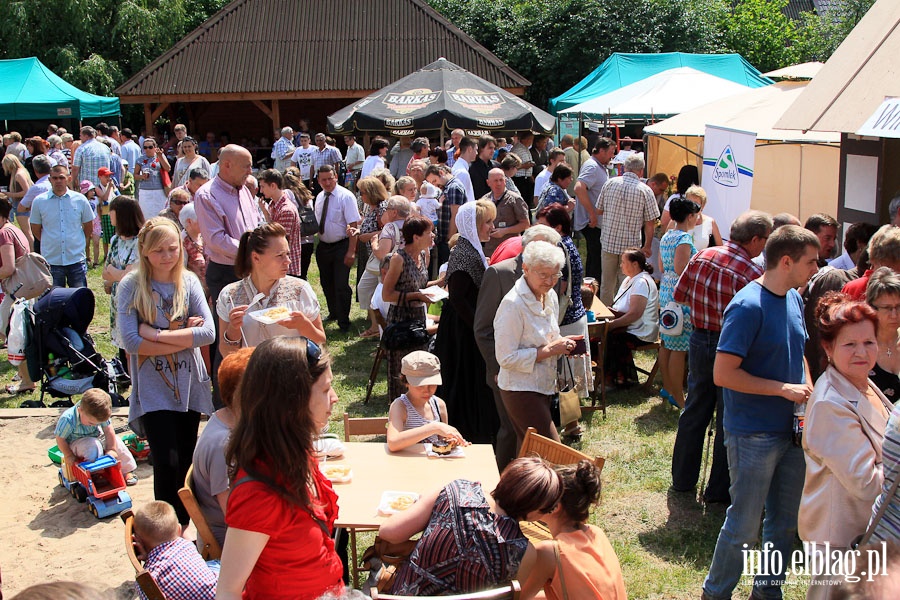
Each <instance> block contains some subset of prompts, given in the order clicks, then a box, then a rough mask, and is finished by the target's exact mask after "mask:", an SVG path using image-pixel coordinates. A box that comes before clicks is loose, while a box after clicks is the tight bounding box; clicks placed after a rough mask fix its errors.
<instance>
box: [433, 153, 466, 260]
mask: <svg viewBox="0 0 900 600" xmlns="http://www.w3.org/2000/svg"><path fill="white" fill-rule="evenodd" d="M425 181H427V182H428V183H430V184H431V185H433V186H436V187H439V188H441V189H442V190H443V191H444V198H443V200H441V208H440V211H439V212H438V228H437V238H436V240H435V244H436V245H437V251H438V265H442V264H444V263H445V262H447V260H448V259H449V258H450V246H449V245H448V242H449V241H450V238H451V237H453V234H454V233H456V213H457V212H458V211H459V207H460V206H462V205H463V204H465V203H466V201H467V199H466V188H465V186H464V185H463V182H462V181H460V180H459V178H457V177H454V176H453V174H452V173H451V172H450V169H449V168H448V167H446V166H445V165H431V166H429V167H428V168H427V169H426V170H425Z"/></svg>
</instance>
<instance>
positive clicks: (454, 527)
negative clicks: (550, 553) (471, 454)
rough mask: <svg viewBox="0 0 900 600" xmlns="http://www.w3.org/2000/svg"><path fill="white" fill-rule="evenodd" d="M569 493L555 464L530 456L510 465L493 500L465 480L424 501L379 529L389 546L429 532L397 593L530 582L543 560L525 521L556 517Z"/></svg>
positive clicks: (397, 582)
mask: <svg viewBox="0 0 900 600" xmlns="http://www.w3.org/2000/svg"><path fill="white" fill-rule="evenodd" d="M562 492H563V488H562V482H561V481H560V478H559V475H558V474H557V473H556V471H555V470H554V469H553V467H552V465H550V463H548V462H546V461H545V460H543V459H542V458H538V457H528V458H518V459H516V460H514V461H512V462H511V463H509V465H508V466H507V467H506V469H504V470H503V474H502V475H501V476H500V482H499V483H498V484H497V487H496V488H495V489H494V491H493V492H491V493H490V495H489V496H487V495H486V494H485V493H484V490H483V489H482V488H481V484H480V483H477V482H472V481H467V480H465V479H457V480H455V481H452V482H450V484H448V485H447V486H445V487H444V488H443V489H441V490H436V491H433V492H431V493H429V494H425V495H423V496H422V497H421V498H420V499H419V500H418V501H417V502H416V503H415V504H413V505H412V506H411V507H410V508H408V509H407V510H405V511H403V512H402V513H398V514H396V515H394V516H392V517H391V518H390V519H388V520H387V521H385V522H384V524H383V525H382V526H381V528H380V529H379V531H378V534H379V535H380V536H381V537H382V538H383V539H385V540H387V541H389V542H401V541H405V540H408V539H409V538H410V537H412V536H414V535H415V534H417V533H419V532H420V531H421V532H422V537H421V538H420V539H419V541H418V543H417V544H416V547H415V549H414V550H413V552H412V554H411V555H410V557H409V560H408V561H407V562H405V563H403V566H401V567H400V568H399V569H398V571H397V576H396V578H395V579H394V583H393V586H392V587H391V590H390V593H392V594H402V595H404V596H433V595H447V594H465V593H471V592H477V591H481V590H484V589H489V588H493V587H497V586H500V585H503V584H506V583H509V581H510V580H512V579H515V578H517V577H520V576H521V577H522V578H525V576H527V575H529V574H530V573H531V572H532V571H533V570H534V568H535V566H536V564H537V560H538V559H537V553H536V552H535V549H534V546H532V545H531V542H529V541H528V538H526V537H525V535H524V534H523V533H522V531H521V530H520V529H519V524H518V522H519V521H534V520H538V519H540V518H542V516H543V515H546V514H549V513H551V512H552V511H553V510H554V509H555V508H556V506H557V504H558V503H559V500H560V498H561V496H562ZM541 566H545V565H543V563H542V564H541Z"/></svg>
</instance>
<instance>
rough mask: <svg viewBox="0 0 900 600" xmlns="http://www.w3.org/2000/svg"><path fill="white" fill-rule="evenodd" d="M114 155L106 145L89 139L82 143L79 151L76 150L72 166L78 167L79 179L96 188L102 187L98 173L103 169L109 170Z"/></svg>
mask: <svg viewBox="0 0 900 600" xmlns="http://www.w3.org/2000/svg"><path fill="white" fill-rule="evenodd" d="M110 154H112V152H111V151H110V149H109V148H107V147H106V145H105V144H101V143H100V142H98V141H97V140H95V139H93V138H92V139H89V140H87V141H86V142H82V144H81V145H80V146H78V149H77V150H75V158H74V160H73V162H72V165H73V166H75V167H78V169H79V171H78V177H79V178H80V179H87V180H88V181H90V182H91V183H93V184H94V185H95V186H97V187H100V176H99V175H97V171H98V170H100V168H101V167H106V168H107V169H108V168H109V156H110Z"/></svg>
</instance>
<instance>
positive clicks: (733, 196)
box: [700, 125, 756, 238]
mask: <svg viewBox="0 0 900 600" xmlns="http://www.w3.org/2000/svg"><path fill="white" fill-rule="evenodd" d="M755 146H756V133H755V132H752V131H740V130H737V129H727V128H725V127H717V126H715V125H707V126H706V134H705V137H704V141H703V173H702V174H701V177H700V183H701V185H702V186H703V189H704V190H706V195H707V198H708V200H707V203H706V208H705V209H704V211H703V212H704V213H706V214H707V215H709V216H710V217H712V218H714V219H715V220H716V222H717V223H718V225H719V231H721V232H722V236H723V237H725V238H728V237H729V235H728V232H729V231H730V230H731V223H732V222H733V221H734V220H735V219H736V218H737V217H738V215H740V214H741V213H743V212H746V211H748V210H750V196H751V194H752V192H753V159H754V154H755V152H756V148H755Z"/></svg>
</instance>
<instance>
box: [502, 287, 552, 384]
mask: <svg viewBox="0 0 900 600" xmlns="http://www.w3.org/2000/svg"><path fill="white" fill-rule="evenodd" d="M558 312H559V300H558V299H557V297H556V292H555V291H553V290H550V291H549V292H547V295H546V296H545V297H544V303H543V306H541V302H540V301H539V300H538V299H537V298H535V297H534V292H532V291H531V289H530V288H529V287H528V284H527V283H526V282H525V277H524V276H523V277H520V278H519V279H518V281H516V283H515V285H514V286H513V288H512V289H511V290H510V291H509V292H508V293H507V294H506V296H504V297H503V300H502V301H501V302H500V306H499V307H498V308H497V314H496V315H495V316H494V332H495V333H494V338H495V342H494V349H495V351H496V354H497V362H498V363H499V364H500V374H499V375H498V377H497V385H498V386H499V387H500V389H501V390H506V391H509V392H538V393H540V394H547V395H550V394H555V393H556V361H557V358H558V357H556V356H551V357H549V358H546V359H544V360H541V361H538V360H537V354H538V349H539V348H541V347H543V346H545V345H547V344H548V343H550V342H552V341H554V340H556V339H559V338H560V337H561V336H560V334H559V323H558V322H557V318H558V316H557V313H558Z"/></svg>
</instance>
